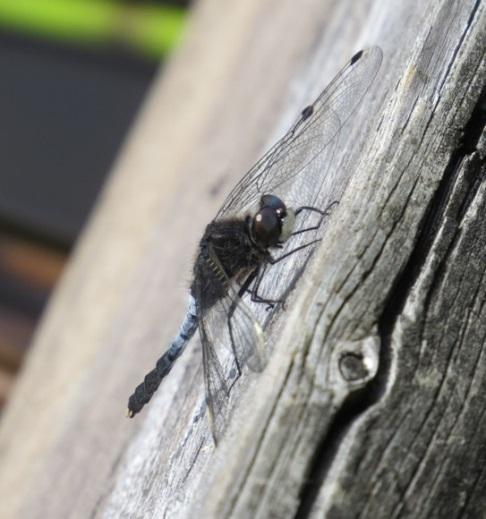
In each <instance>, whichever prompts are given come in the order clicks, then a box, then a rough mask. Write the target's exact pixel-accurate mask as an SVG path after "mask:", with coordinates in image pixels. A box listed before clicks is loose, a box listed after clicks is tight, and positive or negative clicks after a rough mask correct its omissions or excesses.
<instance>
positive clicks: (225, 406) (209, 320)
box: [197, 246, 266, 442]
mask: <svg viewBox="0 0 486 519" xmlns="http://www.w3.org/2000/svg"><path fill="white" fill-rule="evenodd" d="M209 256H210V260H211V261H212V262H213V264H214V266H215V267H216V268H218V269H219V270H220V271H221V273H222V274H223V275H224V277H226V279H227V281H228V293H227V295H226V296H225V297H223V298H221V299H220V300H219V301H218V302H217V303H216V304H214V305H213V306H212V307H210V308H207V305H205V304H204V294H203V293H200V294H198V298H197V299H198V301H199V304H198V315H199V334H200V337H201V344H202V354H203V367H204V383H205V388H206V402H207V406H208V410H209V417H210V421H211V431H212V434H213V438H214V440H215V442H217V441H218V439H219V438H220V437H221V436H222V434H223V432H224V429H225V428H226V423H227V421H228V418H229V414H230V412H229V396H230V390H231V385H232V379H234V378H235V376H234V372H235V369H234V367H235V366H236V369H237V371H240V369H241V368H242V367H243V366H244V365H247V366H248V367H249V368H250V369H252V370H253V371H261V370H262V369H263V368H264V367H265V363H266V357H265V351H264V340H263V331H262V329H261V327H260V325H259V323H258V321H257V320H256V318H255V316H254V315H253V313H252V312H251V310H250V309H249V308H248V307H247V306H246V305H245V303H244V302H243V301H242V300H241V298H240V296H239V294H238V292H237V290H236V289H235V288H234V286H233V285H232V284H231V283H230V280H229V279H228V278H227V276H226V273H225V272H224V269H223V267H222V265H221V262H220V260H219V258H218V257H217V254H216V253H215V252H214V249H212V247H211V246H209ZM203 309H204V310H203ZM222 344H224V345H231V352H228V350H226V352H225V351H222V352H221V353H220V356H218V353H217V351H216V349H217V347H218V346H219V345H222Z"/></svg>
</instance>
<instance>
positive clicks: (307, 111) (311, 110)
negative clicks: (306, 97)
mask: <svg viewBox="0 0 486 519" xmlns="http://www.w3.org/2000/svg"><path fill="white" fill-rule="evenodd" d="M313 113H314V107H313V106H312V105H309V106H306V107H305V108H304V109H303V110H302V120H303V121H305V120H306V119H309V117H310V116H311V115H312V114H313Z"/></svg>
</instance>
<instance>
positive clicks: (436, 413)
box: [0, 0, 486, 518]
mask: <svg viewBox="0 0 486 519" xmlns="http://www.w3.org/2000/svg"><path fill="white" fill-rule="evenodd" d="M485 42H486V13H485V6H484V3H483V2H480V1H472V0H457V1H452V0H449V1H446V0H442V1H439V0H436V1H433V2H429V3H428V4H427V7H426V8H425V6H424V5H423V4H421V3H417V2H412V1H396V2H389V1H386V0H367V1H363V2H359V3H358V2H354V1H352V0H345V1H340V2H331V1H328V2H322V1H318V0H305V1H304V2H292V1H291V0H285V1H281V0H279V1H277V0H267V1H266V2H261V0H254V1H244V2H243V1H241V2H231V3H230V2H224V1H222V0H206V1H202V2H200V4H199V5H198V6H197V9H196V12H195V13H194V18H193V23H192V26H191V27H190V29H189V34H188V38H187V41H186V43H185V45H184V47H183V48H182V49H181V52H180V53H179V54H178V56H177V57H176V59H175V60H174V62H173V63H172V64H171V66H170V67H169V68H168V70H166V71H165V73H164V74H163V76H162V77H161V78H160V79H159V81H158V82H157V83H156V84H155V85H154V88H153V92H152V94H151V96H150V99H149V100H148V101H147V103H146V105H145V109H144V110H143V113H142V114H141V116H140V118H139V121H138V123H137V125H136V126H135V128H134V131H133V132H132V134H131V136H130V138H129V139H128V141H127V144H126V146H125V149H124V151H123V153H122V155H121V157H120V159H119V161H118V164H117V165H116V167H115V169H114V172H113V175H112V178H111V181H110V184H109V185H108V186H107V188H106V190H105V192H104V194H103V196H102V197H101V198H100V200H99V203H98V208H97V211H96V213H95V215H94V216H93V218H92V221H91V223H90V225H89V226H88V228H87V230H86V232H85V235H84V237H83V239H82V240H81V243H80V244H79V246H78V248H77V251H76V254H75V256H74V259H73V261H72V262H71V265H70V268H69V270H68V272H67V274H66V275H65V277H64V279H63V282H62V284H61V286H60V287H59V289H58V290H57V293H56V295H55V298H54V299H53V301H52V303H51V305H50V308H49V310H48V312H47V313H46V316H45V318H44V321H43V324H42V327H41V328H40V330H39V333H38V335H37V339H36V344H35V347H34V349H33V351H32V354H31V356H30V358H29V361H28V364H27V366H26V368H25V370H24V373H23V375H22V377H21V380H20V382H19V384H18V386H17V388H16V392H15V395H14V398H13V399H12V402H11V405H10V407H9V408H8V410H7V412H6V414H5V416H4V417H3V419H2V422H1V424H0V495H1V497H2V514H1V516H2V517H8V518H13V517H15V518H18V517H28V518H35V517H42V518H45V517H49V518H58V517H59V518H66V517H117V518H118V517H203V518H205V517H207V518H213V517H262V518H266V517H276V518H287V517H294V516H296V517H323V516H327V517H343V518H349V517H363V518H364V517H370V518H378V517H383V518H390V517H414V518H417V517H424V518H425V517H426V518H430V517H445V516H447V517H483V516H485V512H484V510H486V470H485V469H484V466H486V448H485V447H486V418H485V414H484V409H485V408H486V405H485V404H486V396H485V395H486V362H485V359H484V356H485V351H484V348H485V346H486V344H485V336H486V315H485V314H486V305H485V300H486V280H485V265H486V248H485V247H484V243H485V239H486V225H485V224H484V215H485V214H486V181H485V167H484V160H485V155H486V150H485V141H484V134H483V126H484V112H482V114H481V112H480V111H479V109H478V108H477V106H478V100H479V98H480V93H481V91H482V90H483V89H484V84H485V75H486V72H485V67H486V63H485V59H484V52H485V45H486V44H485ZM372 44H377V45H380V46H381V47H382V49H383V51H384V55H385V59H384V62H383V65H382V69H381V71H380V73H379V77H378V79H377V81H376V82H375V84H374V85H373V87H372V89H371V90H370V93H369V95H368V98H367V99H366V100H365V102H364V103H363V107H362V110H360V111H359V112H357V113H356V115H355V117H354V118H353V122H352V124H350V125H349V126H348V128H347V134H346V137H347V142H345V146H344V147H343V148H342V150H341V151H340V152H339V153H338V155H337V156H336V157H335V165H334V167H336V168H341V169H343V171H347V172H349V171H351V172H352V182H351V184H350V186H349V187H348V189H347V191H346V193H345V194H344V196H343V198H342V200H341V203H340V205H339V208H338V210H337V211H336V212H335V213H334V214H333V217H332V219H331V220H330V222H329V227H328V232H327V233H326V237H325V240H324V241H323V243H322V247H321V248H320V249H319V252H318V254H317V255H316V261H315V263H314V265H313V267H312V269H310V270H309V272H307V273H306V276H305V278H304V279H303V280H302V282H301V283H300V284H299V287H298V289H297V290H296V291H295V292H294V293H293V295H292V305H291V306H290V307H289V309H288V310H287V311H286V313H285V314H282V315H281V318H280V320H279V321H278V322H277V323H276V324H277V325H276V326H275V329H274V330H273V332H272V337H271V339H272V342H273V343H274V351H273V355H272V357H271V360H270V363H269V365H268V366H267V368H266V370H265V371H264V372H263V373H262V374H261V375H258V376H246V377H245V379H244V381H243V383H242V384H241V385H240V387H239V388H238V391H239V392H240V395H241V398H240V399H239V401H238V407H237V409H236V412H235V413H234V416H233V419H232V422H231V424H230V427H229V429H228V431H227V434H226V435H225V437H224V439H223V441H222V442H221V443H220V444H219V445H218V447H217V449H215V448H214V446H213V444H212V441H211V438H210V434H209V430H208V425H207V420H206V419H205V417H204V415H203V414H202V412H201V409H202V408H203V406H202V401H203V395H202V393H203V389H202V377H201V369H200V352H199V351H198V349H197V341H193V344H192V345H191V346H190V347H189V350H188V351H187V352H186V353H185V355H184V356H183V357H182V358H181V359H180V360H179V362H178V363H177V365H176V367H175V368H174V370H173V371H172V372H171V374H170V377H168V378H167V379H166V380H165V381H164V383H163V386H162V387H161V388H160V390H159V392H158V394H157V396H156V397H155V398H154V399H153V401H152V402H151V404H150V407H149V408H148V409H147V410H146V411H144V412H143V413H142V414H141V415H140V416H139V417H137V418H136V420H135V421H128V420H126V419H125V418H124V416H123V411H124V408H125V404H126V399H127V396H128V394H129V393H130V391H131V390H132V389H133V387H134V385H135V384H136V383H138V382H139V380H140V378H141V377H142V376H143V374H144V372H145V371H147V370H148V369H150V368H151V367H152V364H153V362H154V359H155V358H156V356H157V354H158V353H160V351H161V350H162V349H163V345H164V344H166V343H167V341H168V340H169V339H170V338H171V336H172V335H173V333H174V332H175V330H176V329H177V326H178V320H179V319H180V318H181V315H182V313H183V304H184V297H185V286H184V285H186V284H187V283H186V282H185V280H187V278H188V272H189V268H190V260H191V254H192V253H193V251H194V248H195V244H196V243H197V240H198V237H199V236H200V234H201V232H202V229H203V227H204V224H205V222H207V221H208V220H210V219H211V218H212V216H213V215H214V213H215V211H216V209H217V207H218V206H219V204H220V203H221V201H222V200H223V198H224V194H225V192H227V191H228V190H229V189H230V187H231V185H232V183H234V181H235V180H236V179H238V178H239V177H240V176H241V174H242V172H243V171H244V170H245V169H246V168H247V167H248V166H249V165H251V162H252V161H254V160H255V159H256V158H257V157H258V154H259V153H260V152H261V151H262V149H263V148H264V147H265V145H267V144H269V143H271V142H272V141H273V140H274V138H275V136H277V135H278V134H280V133H282V131H284V130H285V129H286V128H287V126H288V124H289V122H290V121H291V120H292V119H293V118H294V117H295V114H296V113H298V110H299V108H301V107H302V106H303V105H305V104H306V103H307V102H308V101H309V98H308V96H307V95H306V93H308V92H311V91H312V92H314V93H315V92H316V88H317V90H318V89H319V88H322V86H324V85H325V84H326V82H327V81H328V80H329V79H330V78H331V77H332V75H333V73H335V72H336V71H337V70H338V68H339V67H340V66H341V65H342V64H344V63H345V62H346V60H347V59H348V58H349V57H350V56H351V55H352V54H353V53H354V51H356V50H357V49H359V48H360V47H364V46H368V45H372ZM483 102H484V101H483ZM475 108H476V111H474V110H475ZM483 109H484V105H483Z"/></svg>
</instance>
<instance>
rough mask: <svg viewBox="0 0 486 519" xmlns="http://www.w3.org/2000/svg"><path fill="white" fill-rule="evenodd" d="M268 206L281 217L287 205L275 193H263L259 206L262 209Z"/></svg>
mask: <svg viewBox="0 0 486 519" xmlns="http://www.w3.org/2000/svg"><path fill="white" fill-rule="evenodd" d="M265 207H269V208H270V209H273V210H274V211H276V213H277V215H278V216H279V217H280V218H283V217H284V216H285V215H286V214H287V207H286V206H285V204H284V203H283V200H281V199H280V198H279V197H278V196H275V195H263V196H262V198H261V200H260V208H261V209H263V208H265Z"/></svg>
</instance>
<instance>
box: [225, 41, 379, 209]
mask: <svg viewBox="0 0 486 519" xmlns="http://www.w3.org/2000/svg"><path fill="white" fill-rule="evenodd" d="M382 57H383V53H382V51H381V49H380V48H379V47H370V48H369V49H366V50H363V51H360V52H358V53H357V54H355V55H354V56H353V57H352V58H351V60H350V61H349V62H348V64H347V65H346V66H345V67H344V68H343V69H342V70H341V71H340V72H339V73H338V74H337V76H336V77H335V78H334V79H333V80H332V81H331V83H330V84H329V85H328V86H327V88H326V89H325V90H324V91H323V92H322V93H321V94H320V95H319V97H318V98H317V99H316V100H315V102H314V103H313V104H312V105H309V106H308V107H306V108H305V109H304V110H303V111H302V113H301V115H300V117H299V119H298V120H297V122H296V123H295V124H294V125H293V126H292V128H291V129H290V130H289V131H288V132H287V133H286V134H285V135H284V136H283V137H282V138H281V139H280V140H279V141H278V142H277V143H276V144H275V145H274V146H273V147H272V148H271V149H270V150H269V151H268V152H267V153H266V154H265V155H264V156H263V157H262V158H261V159H260V160H259V161H258V162H257V163H256V164H255V165H254V166H253V168H251V169H250V171H248V173H247V174H246V175H245V176H244V177H243V178H242V179H241V181H240V182H239V183H238V184H237V185H236V186H235V188H234V189H233V190H232V191H231V193H230V194H229V196H228V197H227V199H226V201H225V202H224V203H223V206H222V207H221V209H220V210H219V212H218V215H217V218H221V217H223V216H226V215H230V214H238V213H240V212H242V211H244V210H245V209H247V208H248V207H250V206H252V205H253V204H255V203H256V202H257V201H258V200H259V198H260V196H261V195H262V194H263V193H278V189H279V188H280V187H281V186H283V185H284V184H289V183H290V182H292V181H293V180H294V179H295V177H296V176H298V175H300V174H302V172H303V171H304V170H306V168H307V166H309V165H310V164H311V163H312V162H313V161H314V159H315V158H316V157H317V156H318V155H320V154H321V153H322V151H323V150H325V149H326V148H327V147H328V146H329V145H331V144H332V143H333V141H334V140H335V139H336V137H337V135H338V134H339V132H340V130H341V128H342V126H343V124H344V123H345V122H346V121H347V120H348V119H349V117H350V116H351V114H352V113H353V112H354V110H355V109H356V108H357V106H358V105H359V103H360V101H361V99H362V98H363V96H364V95H365V93H366V91H367V90H368V88H369V87H370V85H371V83H372V82H373V79H374V78H375V76H376V73H377V72H378V69H379V68H380V65H381V61H382Z"/></svg>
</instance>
